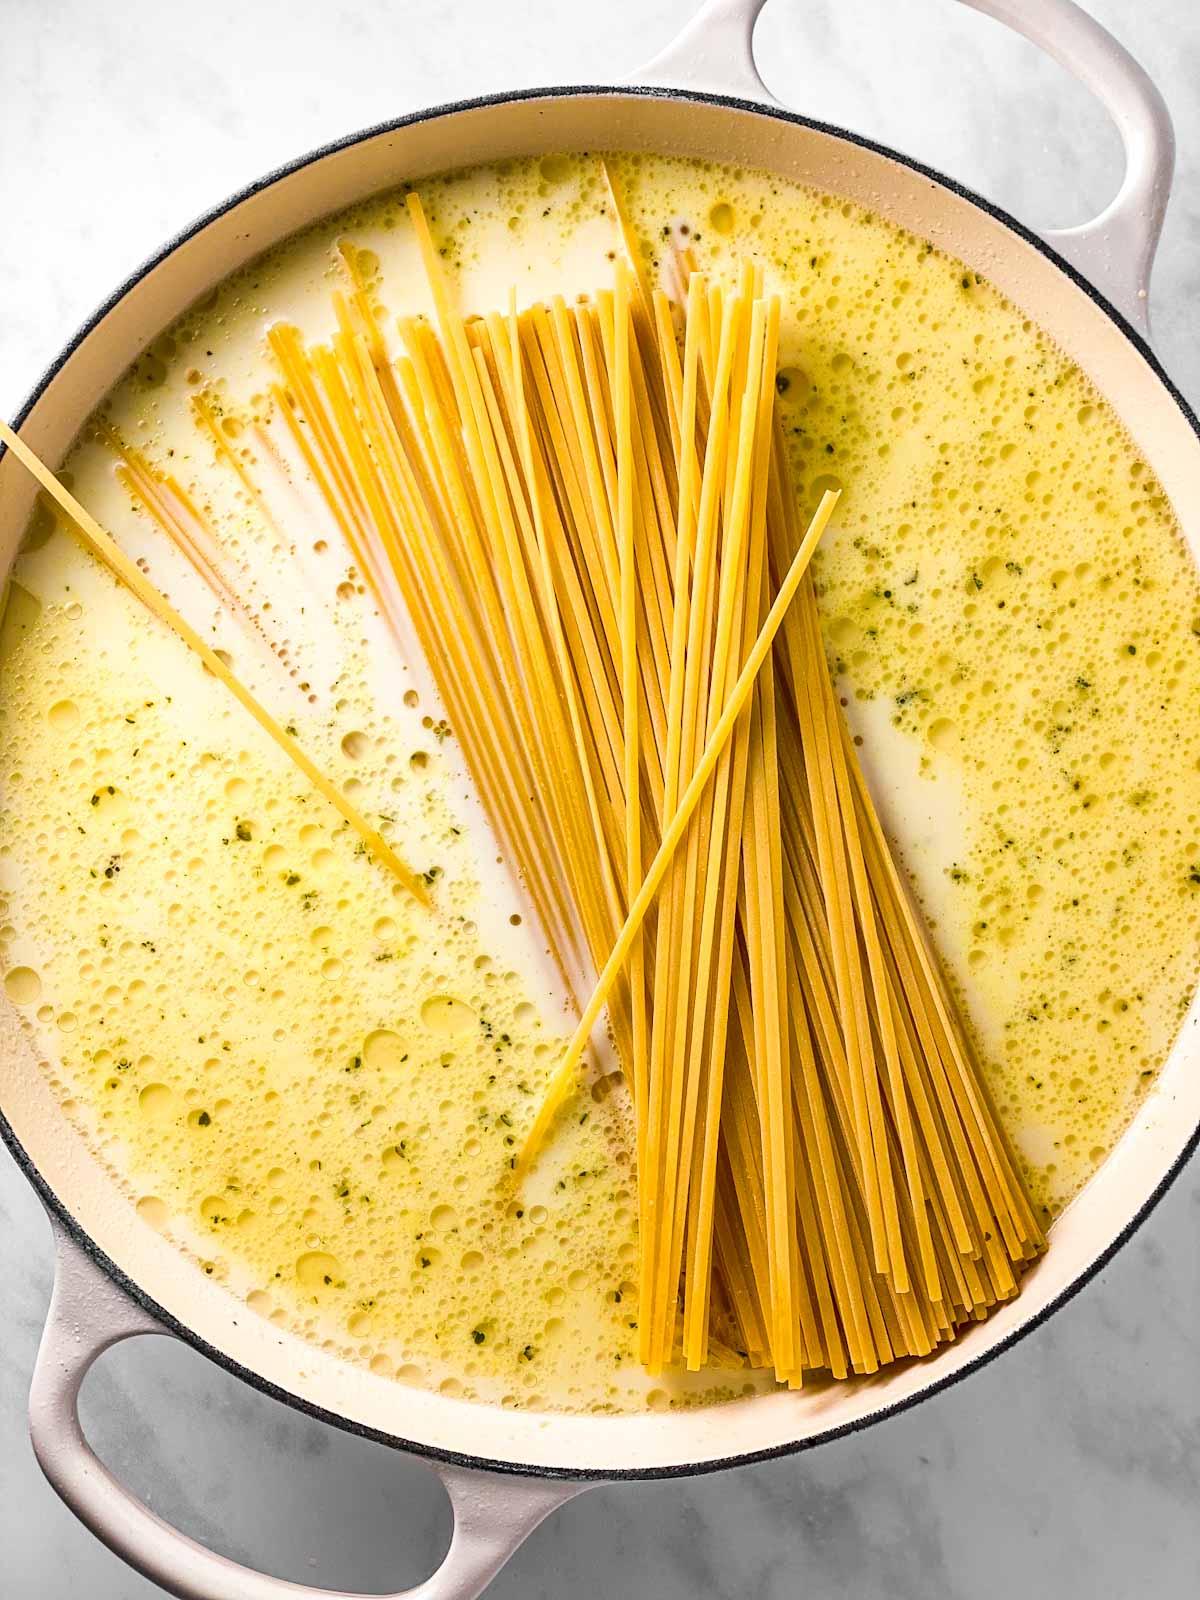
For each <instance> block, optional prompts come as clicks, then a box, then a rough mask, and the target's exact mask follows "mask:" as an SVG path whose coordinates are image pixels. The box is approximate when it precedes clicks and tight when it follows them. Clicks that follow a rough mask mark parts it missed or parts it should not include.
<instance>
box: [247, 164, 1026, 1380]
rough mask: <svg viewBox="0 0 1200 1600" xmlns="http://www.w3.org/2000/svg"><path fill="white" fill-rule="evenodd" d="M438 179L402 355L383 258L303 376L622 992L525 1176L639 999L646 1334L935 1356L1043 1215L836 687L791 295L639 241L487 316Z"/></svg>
mask: <svg viewBox="0 0 1200 1600" xmlns="http://www.w3.org/2000/svg"><path fill="white" fill-rule="evenodd" d="M409 210H410V215H411V218H412V221H413V224H414V227H415V229H416V233H417V238H418V240H419V242H420V245H421V249H422V253H423V257H424V261H425V267H426V271H427V274H428V278H429V284H430V288H431V291H432V294H433V301H434V306H435V309H436V317H435V321H434V322H433V323H431V322H429V321H427V320H425V319H422V318H405V319H403V320H402V321H401V323H400V325H399V332H400V335H401V339H402V342H403V353H401V354H400V355H399V356H397V357H395V358H393V356H392V354H391V353H390V351H389V349H388V341H387V339H386V337H385V335H384V332H383V330H382V329H381V327H380V325H379V323H378V321H377V312H376V309H375V307H374V306H373V305H372V303H371V300H370V296H369V295H368V294H367V293H366V291H365V289H364V288H363V286H362V285H361V284H358V283H354V284H353V286H352V292H351V293H350V294H349V295H348V296H343V295H339V296H338V297H337V299H336V309H337V318H338V332H337V333H336V335H335V336H334V337H333V339H332V340H331V341H330V342H329V343H328V344H324V345H316V346H312V347H307V346H305V344H304V342H303V341H302V339H301V337H300V335H299V333H298V332H297V331H296V330H295V329H294V328H290V327H285V326H279V327H276V328H274V329H273V330H272V332H271V336H270V337H271V343H272V348H273V350H274V352H275V355H276V357H277V359H278V362H279V365H280V369H281V375H282V378H283V383H282V385H280V386H279V387H278V388H277V390H276V393H275V397H276V401H277V404H278V405H279V407H280V409H281V412H282V415H283V418H284V420H285V422H286V424H287V426H288V427H289V428H290V429H291V431H292V434H293V437H294V440H295V443H296V445H297V448H298V450H299V452H300V454H301V455H302V457H303V459H304V461H305V463H306V465H307V470H308V471H309V472H310V473H311V475H312V477H313V479H314V481H315V482H316V484H317V486H318V487H319V489H320V491H321V493H322V495H323V496H324V498H325V499H326V500H327V501H328V503H329V506H330V508H331V510H332V511H333V514H334V515H335V517H336V519H337V521H338V524H339V526H340V527H341V528H342V530H343V532H344V534H345V537H346V539H347V542H348V544H349V545H350V548H351V550H352V551H353V553H354V556H355V559H356V560H357V561H358V563H359V565H360V566H361V568H362V570H363V572H364V574H365V575H366V576H367V578H368V579H369V581H370V582H371V584H372V586H373V589H374V591H375V593H376V594H377V596H378V597H379V601H380V604H381V605H382V606H384V607H385V608H391V607H393V606H395V605H396V604H397V601H399V604H400V605H401V606H402V607H403V610H404V611H405V612H407V614H408V616H409V617H410V618H411V621H412V623H413V625H414V627H415V629H416V631H417V634H418V636H419V639H420V643H421V646H422V648H423V650H424V652H425V654H426V656H427V658H428V662H429V666H430V669H431V671H432V673H433V675H434V678H435V680H436V682H437V685H438V688H439V691H440V693H441V695H442V698H443V700H444V702H445V705H446V709H447V712H448V715H449V717H450V721H451V725H452V727H453V730H454V732H455V734H456V736H457V737H458V739H459V740H460V741H461V744H462V747H463V751H464V754H465V757H466V760H467V762H468V764H469V766H470V768H471V771H472V774H473V776H474V778H475V780H476V782H477V784H478V787H479V791H480V793H481V795H482V798H483V800H484V803H485V805H486V806H487V808H488V811H489V813H490V815H491V818H492V820H493V823H494V825H495V828H496V830H497V833H498V834H499V836H500V838H501V840H502V841H503V843H504V846H505V848H506V849H507V850H508V851H509V852H510V854H511V856H512V858H513V859H514V860H515V862H516V863H517V865H518V866H519V869H520V872H521V874H522V876H523V879H524V882H525V884H526V886H527V889H528V892H529V895H530V897H531V900H532V902H533V904H534V906H535V908H536V911H537V913H538V916H539V918H540V920H541V924H542V927H543V929H544V932H545V935H546V938H547V941H548V943H549V945H550V947H551V949H552V951H553V953H554V956H555V958H556V959H557V961H558V964H559V966H560V968H561V970H562V972H563V974H564V976H565V978H566V979H567V982H568V984H569V986H570V987H571V988H572V990H573V992H575V993H576V994H577V995H578V996H579V997H580V999H581V1000H586V1003H585V1004H583V1005H582V1006H581V1016H580V1022H579V1026H578V1028H577V1031H576V1034H575V1037H574V1039H573V1040H572V1042H571V1045H570V1046H569V1048H568V1050H567V1053H566V1055H565V1057H564V1059H563V1060H562V1062H561V1063H560V1064H559V1066H558V1068H557V1070H556V1072H555V1074H554V1077H553V1079H552V1081H551V1082H550V1084H549V1086H548V1089H547V1093H546V1097H545V1100H544V1102H543V1105H542V1107H541V1110H540V1112H539V1114H538V1116H537V1118H536V1121H535V1123H534V1125H533V1127H532V1128H531V1130H530V1131H529V1134H528V1137H527V1140H526V1143H525V1146H524V1149H523V1150H522V1151H521V1153H520V1156H519V1158H517V1160H516V1161H515V1163H514V1165H515V1167H516V1177H517V1178H518V1179H519V1178H520V1176H521V1174H522V1173H523V1172H524V1170H525V1168H526V1167H527V1166H528V1165H529V1164H530V1163H531V1162H532V1161H533V1160H535V1159H536V1157H537V1154H538V1151H539V1149H540V1148H541V1147H542V1145H543V1143H544V1141H545V1139H546V1138H547V1137H548V1136H549V1134H550V1132H551V1130H552V1125H553V1121H554V1117H555V1115H556V1113H557V1111H558V1109H559V1107H560V1106H561V1104H562V1103H563V1101H564V1100H565V1099H566V1098H567V1097H568V1096H569V1095H570V1094H571V1093H572V1092H573V1090H574V1089H575V1087H576V1084H577V1081H578V1075H579V1066H580V1061H581V1059H582V1057H583V1055H584V1052H585V1050H586V1048H587V1045H588V1042H589V1039H590V1038H591V1037H592V1030H593V1028H594V1026H596V1025H597V1022H598V1019H599V1017H600V1014H601V1011H602V1008H604V1007H605V1006H607V1019H608V1025H609V1027H610V1029H611V1034H612V1037H613V1039H614V1041H615V1044H616V1048H617V1050H618V1052H619V1055H620V1059H621V1062H622V1065H623V1068H624V1071H625V1074H626V1077H627V1080H628V1083H629V1088H630V1092H631V1095H632V1097H633V1102H634V1107H635V1112H636V1127H637V1152H636V1154H637V1167H638V1190H639V1213H640V1237H641V1269H640V1274H641V1275H640V1309H639V1342H640V1354H641V1358H642V1360H643V1361H644V1362H645V1364H646V1366H647V1367H648V1368H649V1369H650V1370H651V1371H659V1370H662V1369H663V1368H664V1367H666V1366H668V1365H670V1364H671V1363H673V1362H682V1363H684V1364H686V1365H687V1366H688V1367H689V1368H698V1367H700V1366H702V1365H703V1364H704V1363H705V1362H706V1360H708V1359H710V1355H711V1354H712V1353H714V1352H716V1351H717V1349H718V1347H719V1346H728V1347H732V1348H733V1349H734V1350H736V1351H739V1352H741V1353H742V1354H743V1355H744V1357H745V1358H746V1359H748V1360H749V1361H751V1362H752V1363H754V1364H756V1365H761V1364H768V1365H771V1366H772V1367H773V1368H774V1370H775V1372H776V1374H777V1375H778V1377H779V1378H780V1380H781V1381H784V1382H788V1383H799V1382H800V1380H801V1376H802V1374H803V1372H804V1371H805V1370H806V1369H813V1368H823V1369H828V1370H829V1371H830V1372H832V1373H833V1374H834V1375H836V1376H838V1377H843V1376H845V1375H846V1374H847V1373H848V1372H849V1371H851V1370H853V1371H856V1372H870V1371H873V1370H875V1369H876V1368H877V1367H878V1366H879V1365H880V1364H882V1363H885V1362H888V1361H891V1360H893V1359H895V1358H897V1357H899V1356H903V1355H923V1354H926V1353H928V1352H929V1351H931V1350H932V1349H933V1348H934V1347H935V1346H936V1345H938V1344H939V1343H940V1342H942V1341H944V1340H946V1339H949V1338H951V1337H953V1335H954V1332H955V1328H956V1326H957V1325H959V1324H960V1323H962V1322H963V1321H964V1320H967V1319H970V1318H975V1317H980V1316H983V1315H985V1314H986V1312H987V1309H988V1308H989V1307H990V1306H991V1305H993V1304H994V1303H995V1302H996V1301H998V1300H1002V1299H1005V1298H1007V1297H1008V1296H1010V1295H1012V1294H1014V1293H1015V1292H1016V1290H1017V1287H1018V1271H1019V1269H1020V1267H1021V1265H1022V1264H1023V1263H1024V1262H1025V1261H1026V1260H1027V1259H1029V1258H1030V1257H1032V1256H1033V1255H1035V1254H1036V1253H1037V1252H1038V1251H1039V1250H1040V1249H1041V1248H1042V1247H1043V1242H1044V1241H1043V1239H1042V1235H1041V1232H1040V1230H1039V1228H1038V1225H1037V1223H1036V1221H1035V1219H1034V1217H1033V1215H1032V1212H1031V1210H1030V1207H1029V1205H1028V1202H1027V1200H1026V1197H1025V1195H1024V1192H1023V1189H1022V1185H1021V1182H1020V1178H1019V1176H1018V1173H1017V1171H1016V1168H1015V1166H1014V1163H1013V1160H1012V1157H1011V1155H1010V1152H1009V1150H1008V1148H1007V1145H1006V1143H1005V1139H1004V1136H1003V1133H1002V1130H1001V1129H1000V1126H999V1124H998V1122H997V1120H996V1118H995V1115H994V1113H993V1111H992V1108H991V1106H990V1103H989V1100H988V1097H987V1094H986V1092H985V1088H984V1085H983V1083H982V1080H981V1077H980V1074H979V1071H978V1068H977V1065H976V1063H975V1062H974V1060H973V1059H972V1055H971V1052H970V1048H969V1045H968V1043H967V1040H966V1038H965V1035H964V1032H963V1030H962V1027H961V1025H960V1022H959V1020H958V1018H957V1016H956V1014H955V1010H954V1006H953V1004H952V1002H951V1000H950V998H949V996H948V992H947V990H946V987H945V985H944V983H943V980H942V977H941V973H940V971H939V968H938V965H937V962H936V959H935V957H934V955H933V953H932V952H931V950H930V948H929V946H928V943H927V941H926V938H925V933H924V929H923V927H922V925H921V922H920V919H919V915H918V914H917V912H916V911H915V910H914V908H913V906H912V904H911V902H910V899H909V896H908V894H907V891H906V887H905V884H904V882H903V880H902V878H901V876H900V874H899V872H898V871H897V868H896V866H895V864H894V862H893V859H892V855H891V852H890V848H889V845H888V841H887V839H886V837H885V835H884V833H883V831H882V829H881V827H880V824H879V821H878V819H877V817H876V814H875V811H874V808H873V806H872V803H871V799H870V795H869V793H868V791H867V788H866V786H865V784H864V782H863V779H862V776H861V773H860V771H859V769H858V765H857V762H856V759H855V755H854V749H853V745H852V743H851V741H850V740H849V738H848V736H847V733H846V729H845V726H844V724H843V720H842V717H841V713H840V709H839V707H838V705H837V702H836V698H835V696H834V692H833V689H832V686H831V683H830V678H829V673H828V670H827V666H826V660H825V655H824V650H823V646H822V642H821V636H820V631H819V625H818V616H817V609H816V599H815V593H814V589H813V585H812V581H811V577H810V576H809V575H808V574H807V572H806V568H807V564H808V560H809V558H810V556H811V554H812V551H813V549H814V548H815V546H816V543H817V541H818V539H819V537H820V534H821V532H822V530H823V528H824V526H825V524H826V522H827V521H828V518H829V515H830V513H831V511H832V509H833V499H834V497H832V496H827V497H826V499H825V501H823V502H822V505H821V506H820V507H819V508H818V509H817V514H816V515H815V516H814V518H813V520H812V522H811V523H810V524H809V526H808V528H807V530H806V531H802V529H801V526H800V522H799V519H798V516H797V507H796V500H795V495H794V492H793V490H792V487H791V485H790V482H789V472H788V463H787V456H786V449H785V444H784V440H783V436H782V433H781V431H780V427H779V424H778V421H777V419H776V415H775V380H776V351H777V343H778V332H779V320H780V306H779V302H778V299H777V298H775V297H773V296H771V295H767V294H765V293H764V292H763V288H762V283H761V278H760V275H759V273H758V272H757V271H756V270H755V269H753V268H752V267H749V266H747V267H745V268H743V269H742V271H741V273H740V276H739V277H738V280H737V282H736V284H734V285H725V284H721V283H719V282H716V281H714V280H710V279H709V278H707V277H705V276H703V275H702V274H700V273H698V272H691V273H690V274H686V273H685V290H686V292H685V293H684V294H682V295H681V296H680V297H679V298H680V300H681V301H683V303H682V304H678V303H674V302H672V301H671V300H670V299H668V297H667V295H666V294H665V293H663V292H662V291H661V290H657V289H655V290H652V289H651V287H650V286H649V284H648V283H647V282H646V280H645V278H644V277H643V276H642V275H641V273H640V272H639V271H638V270H637V268H636V265H634V266H633V267H631V266H630V265H628V264H626V262H625V261H624V260H622V261H619V262H618V264H617V267H616V269H615V276H614V281H613V286H612V287H611V288H609V289H604V290H601V291H599V292H597V293H596V294H594V295H592V296H590V297H587V298H584V299H580V300H579V301H577V302H575V303H574V304H571V305H568V304H566V303H565V301H563V300H562V299H555V300H553V301H551V302H550V303H548V304H535V305H532V306H528V307H526V308H524V309H523V310H520V311H519V312H518V310H517V308H516V302H515V296H514V297H512V298H510V303H509V308H508V311H507V314H503V313H500V312H490V313H488V314H487V315H485V316H482V317H476V318H472V319H470V320H464V319H463V318H462V317H461V316H460V315H459V314H458V313H457V311H456V310H455V308H454V306H453V304H452V301H451V297H450V294H449V291H448V288H447V285H446V282H445V279H444V276H443V272H442V268H441V261H440V259H439V255H438V251H437V248H436V246H435V243H434V240H433V237H432V235H431V232H430V228H429V225H428V222H427V220H426V218H425V216H424V213H423V211H422V209H421V206H420V202H419V201H418V200H417V198H416V197H415V196H411V197H410V199H409ZM617 211H618V216H619V215H620V208H619V206H618V207H617ZM625 242H626V244H627V245H628V246H629V250H628V254H629V257H630V261H631V262H632V263H635V264H636V263H637V262H638V261H639V260H640V257H639V255H638V253H637V247H636V245H635V244H634V242H633V241H632V240H631V239H630V238H629V236H628V233H626V236H625ZM346 260H347V263H348V265H350V266H351V267H352V262H353V257H352V253H350V252H347V253H346ZM793 599H794V603H793ZM764 663H765V665H764ZM760 668H762V670H761V671H760V670H759V669H760ZM596 974H599V979H598V980H597V978H596ZM589 994H590V999H587V996H588V995H589ZM710 1345H711V1347H712V1348H711V1350H710Z"/></svg>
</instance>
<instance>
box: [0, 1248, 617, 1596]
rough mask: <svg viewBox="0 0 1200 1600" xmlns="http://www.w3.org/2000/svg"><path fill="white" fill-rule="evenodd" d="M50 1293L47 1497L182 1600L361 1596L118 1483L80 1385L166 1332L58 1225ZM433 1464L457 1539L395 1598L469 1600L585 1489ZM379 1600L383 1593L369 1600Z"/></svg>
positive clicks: (36, 1389)
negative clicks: (154, 1505) (187, 1522)
mask: <svg viewBox="0 0 1200 1600" xmlns="http://www.w3.org/2000/svg"><path fill="white" fill-rule="evenodd" d="M54 1233H55V1242H56V1247H57V1263H56V1270H55V1277H54V1293H53V1295H52V1297H51V1300H50V1310H49V1314H48V1316H47V1319H46V1328H45V1332H44V1333H43V1335H42V1343H41V1348H40V1349H39V1351H38V1358H37V1365H36V1367H35V1368H34V1375H33V1387H32V1390H31V1392H30V1398H29V1431H30V1437H31V1438H32V1441H33V1449H34V1454H35V1455H36V1456H37V1459H38V1464H39V1465H40V1466H41V1469H42V1471H43V1472H44V1473H45V1474H46V1477H47V1478H48V1479H49V1481H50V1484H51V1486H52V1487H53V1489H54V1490H55V1491H56V1492H57V1493H58V1494H59V1495H60V1496H61V1498H62V1499H63V1500H64V1501H65V1502H66V1504H67V1506H68V1507H69V1508H70V1510H71V1511H73V1512H74V1513H75V1515H76V1516H77V1517H78V1518H79V1520H80V1521H81V1522H82V1523H83V1524H84V1525H85V1527H87V1528H89V1529H90V1530H91V1531H92V1533H94V1534H95V1535H96V1537H97V1538H98V1539H100V1540H102V1541H103V1543H105V1544H106V1545H107V1546H108V1547H109V1549H110V1550H112V1551H114V1552H115V1553H116V1554H117V1555H118V1556H120V1557H121V1559H122V1560H123V1561H126V1562H128V1564H129V1565H130V1566H131V1567H134V1568H136V1570H137V1571H138V1572H141V1573H143V1574H144V1575H145V1576H146V1577H147V1578H149V1579H151V1580H152V1581H153V1582H154V1583H157V1584H158V1585H159V1586H160V1588H163V1589H165V1590H166V1591H167V1593H168V1594H173V1595H177V1596H179V1597H180V1600H367V1597H365V1596H357V1595H346V1594H337V1593H333V1592H331V1591H330V1590H328V1589H310V1588H309V1587H308V1586H307V1585H304V1584H296V1583H289V1582H287V1581H285V1580H284V1579H282V1578H272V1577H268V1576H267V1575H266V1574H265V1573H261V1572H254V1571H252V1570H251V1569H250V1568H248V1567H243V1566H240V1565H239V1564H238V1563H237V1562H235V1561H229V1560H227V1559H226V1558H225V1557H224V1556H220V1555H217V1554H215V1552H213V1551H212V1550H208V1549H206V1548H205V1547H204V1546H203V1545H201V1544H197V1543H196V1542H195V1540H194V1539H189V1538H187V1537H186V1535H184V1534H182V1533H179V1532H178V1531H177V1530H176V1529H175V1528H172V1527H170V1526H169V1525H168V1524H167V1523H165V1522H163V1521H162V1519H161V1518H159V1517H157V1516H155V1514H154V1513H153V1512H152V1511H151V1510H150V1509H149V1507H148V1506H145V1505H143V1504H142V1502H141V1501H140V1500H138V1499H136V1498H135V1497H134V1496H133V1495H132V1494H130V1493H129V1491H128V1490H127V1489H126V1488H124V1487H123V1486H122V1485H121V1484H120V1483H118V1482H117V1480H116V1478H114V1477H113V1475H112V1474H111V1473H110V1472H109V1471H108V1469H107V1467H105V1466H104V1464H103V1463H102V1462H101V1461H100V1459H99V1457H98V1456H97V1455H96V1454H95V1452H94V1451H93V1450H92V1448H91V1446H90V1445H89V1444H88V1442H87V1440H86V1439H85V1438H84V1436H83V1430H82V1428H81V1427H80V1423H79V1410H78V1398H79V1388H80V1385H81V1384H82V1382H83V1379H84V1377H85V1376H86V1374H87V1371H88V1368H89V1367H90V1366H91V1365H92V1363H93V1362H94V1361H95V1360H96V1358H97V1357H98V1356H100V1355H101V1354H103V1352H104V1351H105V1350H107V1349H109V1348H110V1347H111V1346H112V1345H114V1344H119V1343H120V1342H121V1341H122V1340H123V1339H130V1338H134V1337H136V1336H138V1335H140V1334H166V1333H168V1332H169V1330H168V1329H166V1328H164V1327H163V1325H162V1324H161V1323H160V1322H157V1321H156V1320H155V1319H154V1318H153V1317H152V1316H150V1315H149V1313H148V1312H146V1311H143V1310H142V1309H141V1307H140V1306H137V1305H135V1304H134V1303H133V1301H132V1300H130V1299H129V1298H128V1297H127V1296H126V1295H125V1294H124V1293H123V1292H122V1290H121V1289H120V1288H119V1287H118V1286H117V1285H116V1284H115V1283H114V1282H113V1281H112V1279H111V1278H110V1277H109V1276H108V1275H107V1274H106V1273H105V1272H103V1271H102V1270H101V1269H100V1268H99V1267H98V1266H97V1265H96V1263H95V1262H94V1261H93V1260H92V1259H91V1257H90V1256H89V1255H88V1254H87V1253H86V1252H85V1251H84V1250H83V1248H82V1247H81V1246H80V1245H79V1244H77V1243H76V1242H75V1240H74V1239H72V1238H71V1237H69V1235H68V1234H67V1233H66V1232H65V1231H64V1230H63V1228H62V1227H61V1226H60V1225H59V1224H58V1223H57V1222H55V1224H54ZM429 1465H430V1466H431V1468H432V1469H433V1471H435V1472H436V1473H437V1474H438V1476H439V1477H440V1478H441V1480H442V1482H443V1484H444V1485H445V1487H446V1492H447V1493H448V1494H449V1496H450V1503H451V1506H452V1507H453V1510H454V1535H453V1537H452V1539H451V1541H450V1548H449V1550H448V1551H447V1553H446V1558H445V1560H444V1561H443V1562H442V1565H441V1566H440V1567H439V1568H438V1569H437V1571H436V1572H435V1573H434V1574H433V1576H432V1577H430V1578H427V1579H426V1580H425V1582H424V1583H420V1584H418V1585H417V1586H416V1588H414V1589H406V1590H404V1592H403V1594H402V1595H393V1596H391V1597H390V1600H474V1597H475V1596H476V1595H479V1594H481V1593H482V1592H483V1590H484V1589H485V1588H486V1587H487V1585H488V1584H489V1583H490V1582H491V1580H492V1579H493V1578H494V1577H495V1575H496V1573H497V1572H498V1571H499V1570H500V1568H501V1567H502V1566H503V1565H504V1563H505V1562H506V1561H507V1560H508V1558H509V1557H510V1556H511V1555H512V1554H513V1552H514V1551H515V1550H516V1549H517V1547H518V1545H520V1544H521V1542H522V1540H524V1539H525V1538H526V1536H527V1535H528V1534H530V1533H532V1532H533V1530H534V1529H535V1528H536V1527H537V1525H538V1524H539V1523H540V1522H541V1521H542V1520H543V1519H544V1518H545V1517H547V1516H549V1514H550V1512H552V1511H554V1510H555V1509H556V1508H557V1507H558V1506H560V1505H562V1504H563V1503H564V1502H565V1501H567V1500H570V1499H571V1498H572V1497H573V1496H574V1495H576V1494H579V1493H580V1492H581V1490H583V1489H585V1488H587V1487H588V1485H587V1484H585V1483H562V1482H555V1481H552V1480H549V1479H541V1478H518V1477H508V1476H501V1475H498V1474H495V1473H489V1472H476V1471H473V1470H466V1469H463V1468H460V1467H450V1466H442V1465H439V1464H437V1463H434V1462H430V1463H429ZM376 1600H386V1597H382V1596H380V1597H376Z"/></svg>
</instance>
